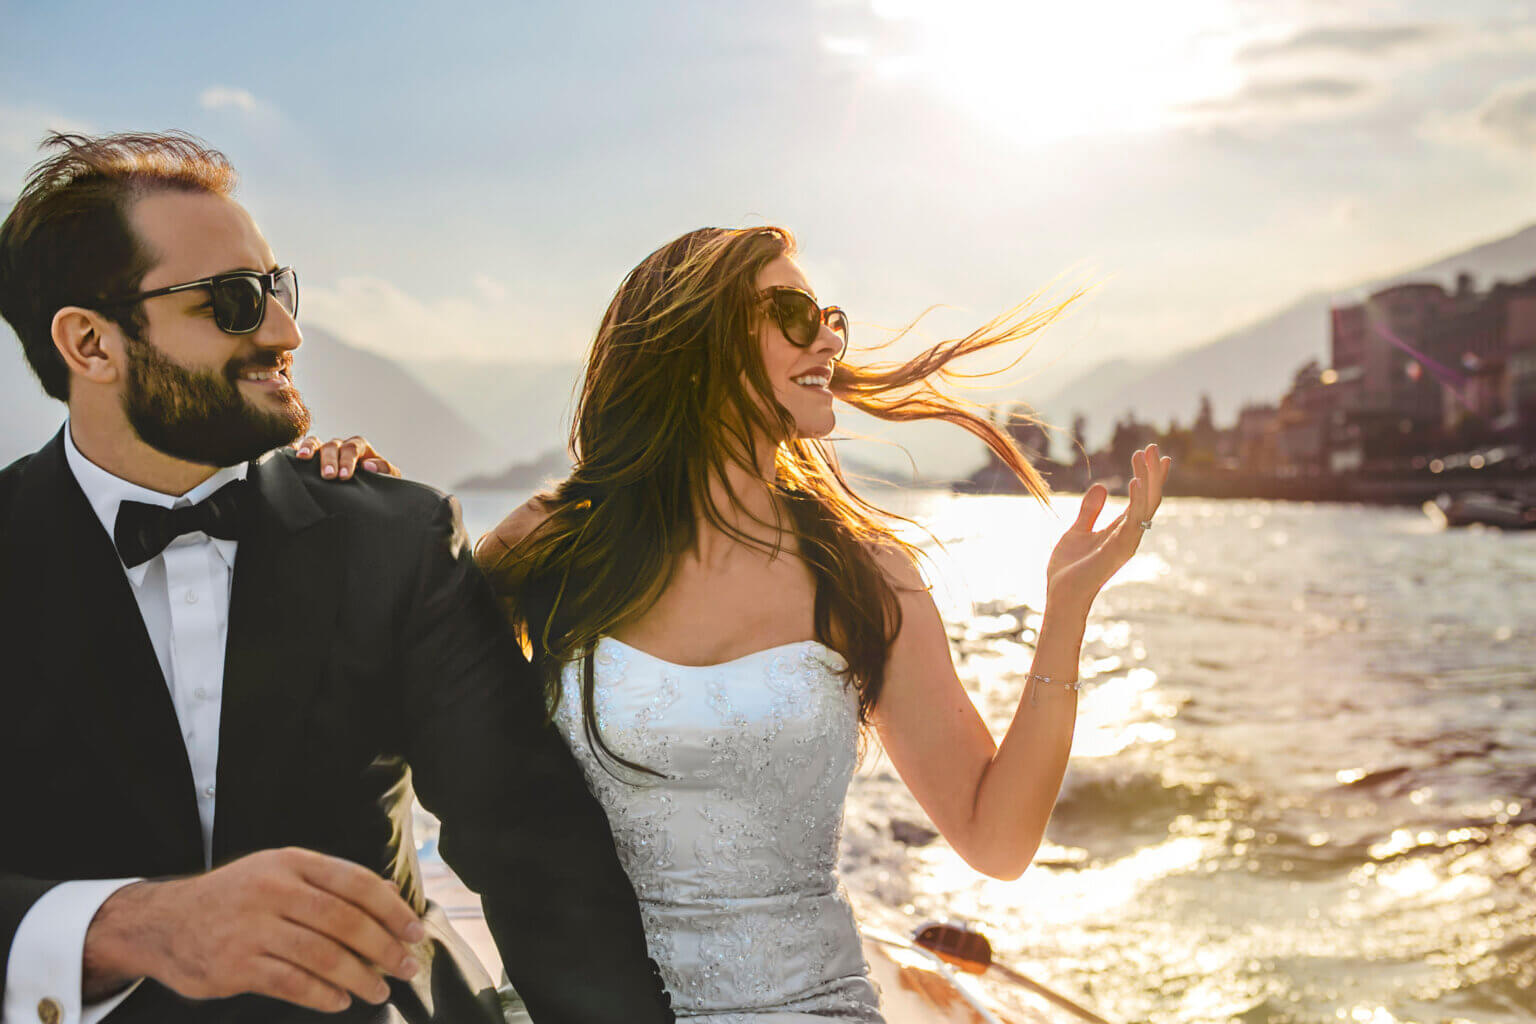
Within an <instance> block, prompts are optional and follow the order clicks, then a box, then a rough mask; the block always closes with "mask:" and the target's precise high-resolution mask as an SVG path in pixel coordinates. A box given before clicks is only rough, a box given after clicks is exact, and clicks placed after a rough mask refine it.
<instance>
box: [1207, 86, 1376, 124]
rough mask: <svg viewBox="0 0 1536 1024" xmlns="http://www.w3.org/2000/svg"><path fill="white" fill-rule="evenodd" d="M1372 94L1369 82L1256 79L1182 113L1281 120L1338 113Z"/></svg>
mask: <svg viewBox="0 0 1536 1024" xmlns="http://www.w3.org/2000/svg"><path fill="white" fill-rule="evenodd" d="M1375 95H1376V87H1375V86H1374V85H1372V84H1371V83H1370V82H1366V81H1363V80H1361V79H1354V78H1339V77H1329V76H1321V75H1320V76H1313V77H1309V78H1291V79H1258V80H1255V81H1250V82H1248V83H1247V84H1246V85H1244V86H1243V87H1242V88H1241V89H1239V90H1238V91H1237V92H1235V93H1233V94H1232V95H1230V96H1225V97H1222V98H1220V99H1212V100H1201V101H1199V102H1196V103H1187V104H1185V105H1184V106H1183V107H1181V108H1180V109H1181V110H1182V111H1183V112H1184V113H1186V114H1192V115H1195V116H1197V117H1202V116H1203V117H1208V118H1214V119H1218V120H1222V119H1226V118H1253V117H1257V118H1276V117H1278V118H1284V117H1304V116H1316V115H1327V114H1334V113H1341V112H1344V111H1347V110H1352V109H1355V108H1357V107H1359V106H1362V105H1363V104H1364V103H1366V102H1369V101H1370V100H1371V99H1373V98H1374V97H1375Z"/></svg>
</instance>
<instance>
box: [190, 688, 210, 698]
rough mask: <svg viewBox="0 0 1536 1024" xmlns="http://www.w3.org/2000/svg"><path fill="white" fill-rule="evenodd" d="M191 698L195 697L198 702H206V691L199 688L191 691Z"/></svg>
mask: <svg viewBox="0 0 1536 1024" xmlns="http://www.w3.org/2000/svg"><path fill="white" fill-rule="evenodd" d="M192 696H194V697H196V698H197V699H198V700H207V699H208V691H207V690H205V689H203V688H202V687H201V686H199V687H198V688H197V689H195V690H193V691H192Z"/></svg>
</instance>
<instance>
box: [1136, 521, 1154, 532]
mask: <svg viewBox="0 0 1536 1024" xmlns="http://www.w3.org/2000/svg"><path fill="white" fill-rule="evenodd" d="M1136 525H1137V526H1139V527H1141V528H1142V529H1143V530H1150V529H1152V520H1150V519H1143V520H1142V521H1141V522H1139V523H1137V524H1136Z"/></svg>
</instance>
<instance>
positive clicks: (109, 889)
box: [0, 878, 141, 1024]
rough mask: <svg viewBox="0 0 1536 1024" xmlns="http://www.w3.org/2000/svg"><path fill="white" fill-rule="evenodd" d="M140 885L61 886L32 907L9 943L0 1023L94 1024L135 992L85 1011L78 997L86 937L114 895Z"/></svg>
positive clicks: (127, 880) (105, 882) (87, 883)
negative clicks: (94, 921) (98, 913)
mask: <svg viewBox="0 0 1536 1024" xmlns="http://www.w3.org/2000/svg"><path fill="white" fill-rule="evenodd" d="M138 881H141V879H137V878H116V879H104V880H99V881H98V880H91V881H84V882H63V883H61V884H59V885H56V886H54V887H53V888H52V889H49V890H48V891H47V892H45V893H43V897H42V899H40V900H38V901H37V902H36V903H34V904H32V906H31V908H29V909H28V910H27V913H26V916H25V917H23V918H22V919H21V924H20V926H19V927H17V929H16V935H15V937H14V938H13V939H12V940H11V957H10V962H9V964H8V966H7V967H6V971H5V1006H4V1008H3V1009H0V1024H95V1022H96V1021H99V1020H101V1018H103V1017H105V1016H106V1015H107V1014H109V1013H111V1012H112V1011H113V1010H114V1009H116V1007H117V1004H118V1003H121V1002H122V1001H123V1000H124V999H126V998H128V994H129V993H130V992H132V991H133V990H134V989H135V988H137V987H138V982H134V983H133V984H132V985H130V986H128V987H127V988H126V989H124V990H123V991H121V992H119V993H118V994H117V995H115V996H112V997H111V998H109V999H104V1000H102V1001H101V1002H99V1003H92V1004H90V1005H89V1006H85V1005H82V1003H81V998H80V987H81V977H82V975H83V974H84V964H83V959H84V957H85V933H86V932H87V931H89V930H90V927H91V921H92V920H93V919H94V918H95V917H96V911H98V910H100V909H101V905H102V904H103V903H105V902H106V901H107V897H108V896H111V895H112V894H113V893H115V892H117V890H119V889H121V888H122V887H123V886H125V885H131V884H132V883H134V882H138Z"/></svg>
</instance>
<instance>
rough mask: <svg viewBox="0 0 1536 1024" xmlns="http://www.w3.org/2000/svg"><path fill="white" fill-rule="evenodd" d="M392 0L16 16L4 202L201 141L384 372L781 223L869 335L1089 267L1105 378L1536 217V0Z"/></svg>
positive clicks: (48, 9)
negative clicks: (747, 227)
mask: <svg viewBox="0 0 1536 1024" xmlns="http://www.w3.org/2000/svg"><path fill="white" fill-rule="evenodd" d="M403 6H404V5H384V4H378V3H361V2H337V3H325V4H313V3H289V2H275V3H273V2H269V3H263V4H261V5H259V6H247V7H243V8H238V7H229V6H227V5H209V4H206V3H196V4H194V3H157V4H154V5H152V6H150V7H144V6H142V5H139V6H135V5H107V4H81V3H70V2H52V3H49V4H47V5H43V4H30V3H27V4H24V3H19V2H16V0H0V206H3V205H4V204H5V202H6V201H7V200H8V198H9V197H11V196H14V194H15V192H16V191H17V189H18V188H19V185H20V182H21V180H22V176H23V174H24V171H25V168H26V167H27V166H28V165H30V164H31V163H32V162H33V161H34V160H35V159H36V155H37V154H36V149H35V146H36V143H37V141H38V139H39V138H40V137H41V135H42V134H43V132H44V131H45V130H46V129H47V128H49V127H67V128H77V129H86V130H93V131H106V130H120V129H128V128H163V127H179V128H184V129H187V130H190V131H192V132H194V133H196V134H199V135H201V136H203V137H204V138H206V139H207V140H209V141H210V142H212V143H213V144H215V145H217V146H219V147H220V148H223V149H224V150H225V151H226V152H227V153H229V155H230V156H231V157H232V159H233V160H234V161H235V163H236V165H237V166H238V167H239V168H240V170H241V171H242V174H243V177H244V184H243V187H242V192H241V196H242V198H243V199H244V201H245V202H246V204H247V205H248V206H249V207H250V208H251V209H252V210H253V211H254V212H255V214H256V216H257V219H258V221H259V222H260V223H261V224H262V227H263V229H264V230H265V232H266V234H267V236H268V239H269V240H270V241H271V242H272V244H273V246H274V248H275V250H276V251H277V253H278V256H279V259H281V260H284V261H285V262H292V263H294V264H295V265H297V266H298V267H299V268H300V269H301V273H302V276H303V281H304V309H305V312H306V314H307V316H308V319H310V320H311V321H312V322H315V323H320V324H324V325H326V326H329V327H332V328H334V329H336V330H337V331H338V332H339V333H341V334H342V335H343V336H345V337H347V338H350V339H352V340H354V341H355V342H357V343H359V344H362V345H366V346H369V347H372V348H375V349H377V350H379V351H382V352H384V353H387V354H390V355H394V356H401V357H405V358H407V359H412V360H419V359H422V358H430V357H433V356H475V357H485V358H494V359H507V360H533V361H540V362H546V361H550V360H556V359H573V358H577V357H578V356H579V355H580V353H581V352H582V350H583V348H584V346H585V345H586V343H587V342H588V340H589V339H590V334H591V331H592V328H593V327H594V326H595V324H596V322H597V320H598V318H599V316H600V315H601V313H602V310H603V308H604V306H605V305H606V302H607V299H608V297H609V296H610V295H611V294H612V292H613V289H614V288H615V287H616V285H617V284H618V282H619V280H620V278H621V277H622V276H623V274H624V273H625V272H626V271H627V270H628V269H629V268H630V267H631V266H632V265H634V264H635V263H636V262H637V261H638V260H639V259H640V258H641V257H642V256H644V255H645V254H646V253H647V252H648V251H650V250H651V249H653V248H655V247H656V246H657V245H659V244H661V243H662V242H664V241H666V240H668V239H670V238H672V237H674V236H675V235H677V234H679V233H681V232H683V231H685V230H688V229H690V228H693V227H697V226H700V225H704V224H727V225H737V224H744V223H761V222H776V223H782V224H785V225H787V226H789V227H790V228H792V229H793V230H794V231H795V232H796V233H797V234H798V235H799V236H800V240H801V244H802V249H803V253H804V258H803V262H804V265H805V266H806V268H807V270H808V272H809V274H810V275H811V279H812V281H813V283H814V284H815V286H816V288H817V290H818V292H819V293H820V294H821V296H822V297H823V299H824V300H825V301H829V302H836V303H838V304H840V305H843V306H845V307H846V308H848V309H849V310H850V311H851V312H852V314H853V317H854V320H855V330H856V332H857V331H861V330H864V328H861V327H860V323H861V322H867V323H878V324H894V323H899V322H902V321H904V320H906V319H908V318H910V317H912V316H915V315H916V314H917V313H918V312H920V311H921V310H922V309H924V308H925V307H927V306H929V305H931V304H934V303H947V304H949V305H951V306H953V307H957V309H958V312H954V313H948V314H941V316H940V319H939V322H938V324H937V325H936V326H937V327H938V328H939V329H947V328H948V327H949V326H950V325H954V326H956V327H964V326H966V325H968V324H971V323H973V322H974V321H976V320H978V319H985V318H986V317H988V316H990V315H991V314H992V313H995V312H997V311H999V310H1001V309H1003V308H1006V307H1008V306H1010V305H1012V304H1013V303H1015V302H1016V301H1018V300H1019V299H1020V298H1022V297H1023V296H1025V295H1027V294H1028V293H1030V292H1032V291H1034V290H1035V289H1036V288H1037V287H1039V286H1041V285H1043V284H1047V283H1049V282H1050V281H1052V280H1053V279H1056V278H1058V277H1059V276H1061V275H1063V274H1067V275H1069V276H1072V275H1075V276H1076V277H1077V278H1081V277H1082V276H1085V275H1086V276H1089V277H1093V278H1096V279H1100V280H1102V281H1103V282H1104V284H1103V287H1101V288H1100V289H1099V290H1098V292H1097V293H1096V295H1095V297H1094V298H1093V300H1092V304H1091V306H1090V307H1089V312H1088V315H1086V316H1082V317H1078V318H1077V319H1076V320H1075V321H1074V323H1073V324H1072V325H1070V326H1069V328H1068V329H1066V330H1064V331H1062V332H1059V333H1057V334H1056V335H1055V336H1054V339H1053V342H1052V344H1053V345H1054V346H1055V347H1056V351H1055V353H1054V355H1053V358H1060V357H1062V355H1063V353H1065V352H1067V351H1068V350H1071V354H1070V356H1069V357H1068V362H1070V363H1073V364H1080V365H1081V366H1082V367H1084V368H1086V366H1087V365H1090V364H1091V363H1093V362H1097V361H1098V360H1099V359H1101V358H1104V357H1106V356H1110V355H1117V354H1133V355H1134V354H1142V355H1146V354H1156V353H1163V352H1168V351H1172V350H1175V349H1178V348H1183V347H1186V346H1190V345H1194V344H1197V343H1200V342H1203V341H1206V340H1208V339H1210V338H1212V337H1214V336H1216V335H1218V334H1219V333H1221V332H1223V331H1224V330H1227V329H1230V328H1232V327H1235V326H1238V325H1240V324H1242V323H1244V322H1246V321H1248V320H1251V319H1254V318H1257V317H1259V316H1261V315H1263V314H1265V313H1268V312H1270V311H1271V310H1273V309H1274V308H1276V307H1278V306H1280V305H1283V304H1285V303H1287V302H1289V301H1291V300H1292V299H1294V298H1296V297H1297V296H1298V295H1299V294H1300V293H1302V292H1304V291H1307V290H1310V289H1313V288H1334V287H1342V286H1345V285H1348V284H1350V283H1352V282H1355V281H1357V280H1360V279H1362V278H1366V277H1371V276H1375V275H1378V274H1383V273H1387V272H1390V271H1393V270H1396V269H1399V268H1402V267H1405V266H1409V265H1412V264H1415V263H1418V262H1421V261H1427V260H1428V259H1430V258H1433V257H1436V256H1438V255H1442V254H1444V253H1446V252H1449V251H1452V250H1455V249H1459V248H1462V247H1464V246H1468V245H1471V244H1474V243H1476V242H1479V241H1483V240H1486V239H1488V238H1491V237H1495V236H1499V235H1503V234H1506V233H1509V232H1512V231H1514V230H1516V229H1518V228H1520V227H1523V226H1525V225H1526V224H1527V223H1528V222H1530V221H1531V220H1532V219H1536V173H1533V171H1532V168H1533V167H1536V162H1533V158H1536V3H1532V2H1529V0H1527V2H1515V0H1458V3H1456V4H1454V5H1452V4H1448V3H1444V2H1443V0H1434V2H1426V0H1379V2H1378V0H1177V2H1173V3H1147V2H1146V0H1071V2H1060V3H1039V2H1029V0H995V2H984V0H933V2H929V0H776V2H774V3H771V4H770V3H757V2H730V3H722V2H719V0H695V2H682V3H679V2H672V3H668V4H665V5H662V4H611V3H610V4H593V3H585V2H575V0H572V2H560V3H554V2H542V3H531V2H530V3H518V4H509V3H482V4H478V5H471V4H464V5H456V6H451V7H446V8H443V9H442V10H440V11H438V12H435V13H427V12H426V11H425V10H423V9H417V10H414V11H408V10H402V9H399V8H400V7H403ZM421 7H422V8H424V7H425V5H421ZM477 8H478V9H477Z"/></svg>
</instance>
